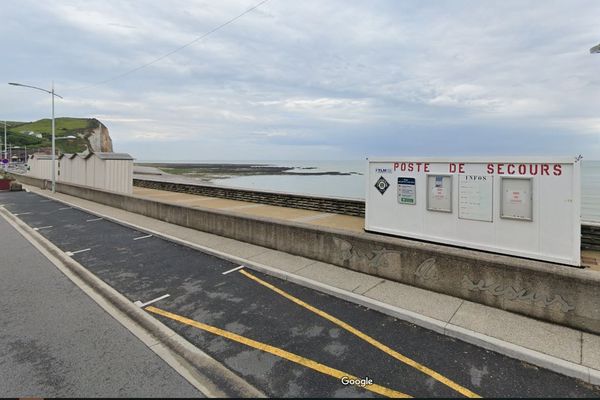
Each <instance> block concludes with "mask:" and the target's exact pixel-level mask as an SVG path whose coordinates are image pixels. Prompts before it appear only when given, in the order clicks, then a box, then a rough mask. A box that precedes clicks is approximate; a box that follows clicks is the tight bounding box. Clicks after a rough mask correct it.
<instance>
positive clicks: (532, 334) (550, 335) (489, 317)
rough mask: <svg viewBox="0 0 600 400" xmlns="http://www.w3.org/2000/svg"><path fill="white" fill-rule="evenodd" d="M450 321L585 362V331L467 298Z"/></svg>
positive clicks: (565, 357) (509, 340)
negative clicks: (582, 351) (582, 346)
mask: <svg viewBox="0 0 600 400" xmlns="http://www.w3.org/2000/svg"><path fill="white" fill-rule="evenodd" d="M450 323H451V324H453V325H457V326H460V327H463V328H466V329H470V330H473V331H475V332H478V333H482V334H484V335H488V336H492V337H495V338H498V339H501V340H505V341H507V342H510V343H513V344H516V345H519V346H523V347H526V348H528V349H532V350H536V351H539V352H541V353H544V354H548V355H551V356H554V357H558V358H562V359H563V360H567V361H571V362H574V363H577V364H579V363H581V332H580V331H576V330H574V329H570V328H566V327H564V326H559V325H553V324H550V323H547V322H542V321H538V320H534V319H531V318H527V317H524V316H521V315H517V314H513V313H510V312H508V311H504V310H500V309H498V308H492V307H488V306H484V305H482V304H477V303H472V302H470V301H464V302H463V304H461V306H460V308H459V309H458V311H457V312H456V314H455V315H454V317H452V319H451V320H450Z"/></svg>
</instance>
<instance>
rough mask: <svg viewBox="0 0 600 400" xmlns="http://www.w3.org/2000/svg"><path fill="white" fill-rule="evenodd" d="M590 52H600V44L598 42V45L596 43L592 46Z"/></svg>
mask: <svg viewBox="0 0 600 400" xmlns="http://www.w3.org/2000/svg"><path fill="white" fill-rule="evenodd" d="M590 53H591V54H594V53H600V44H598V45H596V46H594V47H592V48H591V49H590Z"/></svg>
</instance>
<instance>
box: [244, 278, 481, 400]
mask: <svg viewBox="0 0 600 400" xmlns="http://www.w3.org/2000/svg"><path fill="white" fill-rule="evenodd" d="M239 272H240V273H241V274H244V275H245V276H247V277H248V278H250V279H252V280H254V281H256V282H258V283H260V284H261V285H263V286H265V287H267V288H269V289H271V290H273V291H274V292H276V293H278V294H280V295H282V296H283V297H285V298H287V299H288V300H291V301H293V302H294V303H296V304H298V305H299V306H302V307H304V308H306V309H307V310H309V311H312V312H313V313H315V314H317V315H319V316H321V317H323V318H325V319H327V320H329V321H331V322H333V323H334V324H336V325H338V326H339V327H341V328H343V329H345V330H347V331H348V332H350V333H352V334H354V335H356V336H358V337H359V338H361V339H362V340H364V341H366V342H368V343H369V344H371V345H373V346H375V347H377V348H378V349H379V350H381V351H383V352H385V353H387V354H389V355H390V356H392V357H394V358H395V359H397V360H399V361H401V362H403V363H405V364H407V365H409V366H411V367H413V368H415V369H417V370H419V371H421V372H423V373H424V374H426V375H429V376H430V377H432V378H433V379H435V380H437V381H438V382H441V383H443V384H444V385H446V386H448V387H450V388H452V389H454V390H456V391H457V392H458V393H460V394H462V395H463V396H466V397H471V398H480V397H481V396H479V395H478V394H475V393H473V392H472V391H470V390H469V389H467V388H464V387H462V386H461V385H459V384H458V383H456V382H454V381H452V380H450V379H448V378H446V377H445V376H443V375H441V374H439V373H437V372H435V371H434V370H432V369H429V368H427V367H426V366H424V365H422V364H419V363H418V362H416V361H415V360H413V359H411V358H408V357H406V356H405V355H402V354H400V353H398V352H397V351H395V350H392V349H391V348H389V347H388V346H386V345H385V344H383V343H381V342H379V341H377V340H375V339H373V338H372V337H371V336H369V335H367V334H366V333H363V332H361V331H359V330H358V329H356V328H354V327H353V326H351V325H348V324H347V323H345V322H344V321H341V320H339V319H337V318H336V317H334V316H333V315H330V314H328V313H326V312H325V311H322V310H319V309H318V308H316V307H313V306H311V305H310V304H308V303H305V302H304V301H302V300H300V299H298V298H297V297H294V296H292V295H291V294H289V293H286V292H284V291H283V290H281V289H279V288H277V287H276V286H273V285H271V284H270V283H268V282H265V281H263V280H262V279H260V278H258V277H256V276H254V275H252V274H251V273H249V272H247V271H245V270H243V269H242V270H240V271H239Z"/></svg>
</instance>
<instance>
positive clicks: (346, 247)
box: [333, 237, 401, 268]
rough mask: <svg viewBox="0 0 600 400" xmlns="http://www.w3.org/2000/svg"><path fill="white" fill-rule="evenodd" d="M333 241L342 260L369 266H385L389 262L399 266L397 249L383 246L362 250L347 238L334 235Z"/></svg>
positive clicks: (399, 254)
mask: <svg viewBox="0 0 600 400" xmlns="http://www.w3.org/2000/svg"><path fill="white" fill-rule="evenodd" d="M333 243H334V244H335V246H336V247H337V250H338V252H339V254H340V255H341V258H342V261H344V262H350V261H351V262H353V263H364V264H366V265H368V266H369V267H371V268H378V267H385V266H389V265H391V264H395V265H398V266H400V256H401V253H400V252H399V251H395V250H387V249H386V248H384V247H375V248H369V249H368V250H362V249H360V248H357V247H356V246H353V245H352V243H350V242H348V241H347V240H344V239H340V238H336V237H334V238H333Z"/></svg>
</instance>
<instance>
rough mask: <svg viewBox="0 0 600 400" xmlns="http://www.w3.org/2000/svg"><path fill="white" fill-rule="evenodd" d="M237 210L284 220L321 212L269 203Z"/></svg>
mask: <svg viewBox="0 0 600 400" xmlns="http://www.w3.org/2000/svg"><path fill="white" fill-rule="evenodd" d="M250 204H252V203H250ZM236 211H238V212H240V213H243V214H249V215H256V216H259V217H269V218H279V219H283V220H292V219H296V218H304V217H312V216H314V215H318V214H321V212H320V211H311V210H302V209H299V208H288V207H278V206H269V205H263V206H262V207H260V208H249V209H241V210H236Z"/></svg>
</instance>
